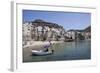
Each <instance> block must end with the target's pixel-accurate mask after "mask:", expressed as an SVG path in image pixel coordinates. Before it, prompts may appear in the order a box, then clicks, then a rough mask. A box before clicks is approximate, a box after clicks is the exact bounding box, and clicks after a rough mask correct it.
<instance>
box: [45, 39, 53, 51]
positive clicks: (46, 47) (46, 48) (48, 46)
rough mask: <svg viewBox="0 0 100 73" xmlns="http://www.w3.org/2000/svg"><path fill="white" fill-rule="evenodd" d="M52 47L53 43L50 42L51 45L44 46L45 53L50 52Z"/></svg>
mask: <svg viewBox="0 0 100 73" xmlns="http://www.w3.org/2000/svg"><path fill="white" fill-rule="evenodd" d="M51 46H52V43H51V41H49V44H48V45H45V46H44V48H45V50H44V52H48V51H49V48H50V47H51Z"/></svg>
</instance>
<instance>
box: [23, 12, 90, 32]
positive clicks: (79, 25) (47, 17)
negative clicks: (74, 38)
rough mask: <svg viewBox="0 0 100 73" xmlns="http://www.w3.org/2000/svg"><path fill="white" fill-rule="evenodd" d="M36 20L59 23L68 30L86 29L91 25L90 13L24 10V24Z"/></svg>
mask: <svg viewBox="0 0 100 73" xmlns="http://www.w3.org/2000/svg"><path fill="white" fill-rule="evenodd" d="M35 19H42V20H44V21H46V22H52V23H57V24H59V25H62V26H63V27H64V28H65V29H66V30H69V29H84V28H86V27H87V26H89V25H91V14H90V13H79V12H54V11H36V10H23V23H24V22H26V21H34V20H35Z"/></svg>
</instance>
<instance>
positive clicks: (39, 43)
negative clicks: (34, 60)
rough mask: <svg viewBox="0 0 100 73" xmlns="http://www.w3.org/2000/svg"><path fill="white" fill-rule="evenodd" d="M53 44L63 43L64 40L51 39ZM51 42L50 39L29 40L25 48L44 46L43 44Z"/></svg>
mask: <svg viewBox="0 0 100 73" xmlns="http://www.w3.org/2000/svg"><path fill="white" fill-rule="evenodd" d="M51 43H52V44H56V43H63V41H51ZM49 44H50V43H49V42H48V41H29V42H28V43H27V45H24V46H23V48H27V47H36V46H43V45H49Z"/></svg>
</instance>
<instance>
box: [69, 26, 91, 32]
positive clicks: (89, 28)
mask: <svg viewBox="0 0 100 73" xmlns="http://www.w3.org/2000/svg"><path fill="white" fill-rule="evenodd" d="M68 31H75V32H91V26H88V27H86V28H85V29H83V30H74V29H71V30H68Z"/></svg>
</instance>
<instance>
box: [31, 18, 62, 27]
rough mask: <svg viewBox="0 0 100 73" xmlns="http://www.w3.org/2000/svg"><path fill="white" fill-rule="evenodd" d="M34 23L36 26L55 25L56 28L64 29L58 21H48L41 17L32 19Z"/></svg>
mask: <svg viewBox="0 0 100 73" xmlns="http://www.w3.org/2000/svg"><path fill="white" fill-rule="evenodd" d="M32 24H33V25H35V26H48V27H50V28H52V27H54V28H62V29H63V26H61V25H58V24H56V23H51V22H46V21H44V20H41V19H36V20H34V21H32Z"/></svg>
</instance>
